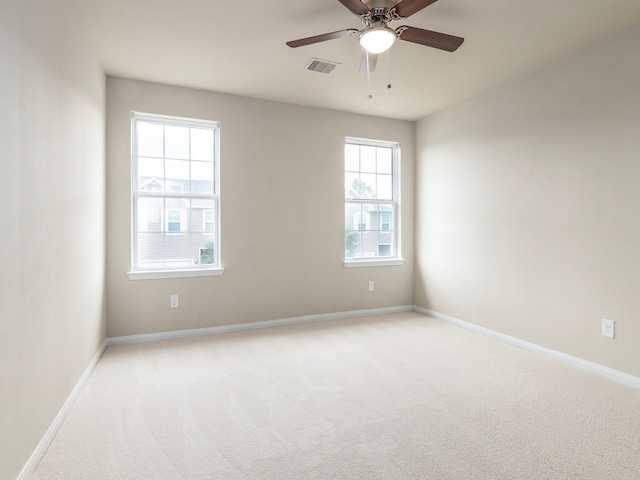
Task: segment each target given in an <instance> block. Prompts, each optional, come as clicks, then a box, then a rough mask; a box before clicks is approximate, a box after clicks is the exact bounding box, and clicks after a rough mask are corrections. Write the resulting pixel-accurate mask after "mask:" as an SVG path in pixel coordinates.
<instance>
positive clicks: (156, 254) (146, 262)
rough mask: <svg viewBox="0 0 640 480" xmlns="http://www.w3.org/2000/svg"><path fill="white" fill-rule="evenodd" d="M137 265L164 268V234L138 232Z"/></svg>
mask: <svg viewBox="0 0 640 480" xmlns="http://www.w3.org/2000/svg"><path fill="white" fill-rule="evenodd" d="M137 241H138V267H140V268H156V269H158V270H161V269H163V268H164V234H162V233H139V234H138V238H137Z"/></svg>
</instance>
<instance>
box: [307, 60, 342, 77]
mask: <svg viewBox="0 0 640 480" xmlns="http://www.w3.org/2000/svg"><path fill="white" fill-rule="evenodd" d="M338 65H340V64H339V63H336V62H329V61H327V60H320V59H319V58H312V59H311V60H310V61H309V63H307V66H306V69H307V70H310V71H312V72H320V73H331V72H333V71H334V70H335V68H336V67H337V66H338Z"/></svg>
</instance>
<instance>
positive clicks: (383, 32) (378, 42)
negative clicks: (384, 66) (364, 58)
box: [359, 26, 396, 53]
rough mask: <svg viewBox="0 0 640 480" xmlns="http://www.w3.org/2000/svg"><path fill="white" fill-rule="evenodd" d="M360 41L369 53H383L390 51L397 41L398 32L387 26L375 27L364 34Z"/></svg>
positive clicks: (361, 35)
mask: <svg viewBox="0 0 640 480" xmlns="http://www.w3.org/2000/svg"><path fill="white" fill-rule="evenodd" d="M359 41H360V45H362V48H364V49H365V50H366V51H367V52H369V53H382V52H386V51H387V50H389V49H390V48H391V45H393V42H395V41H396V32H395V31H394V30H392V29H390V28H389V27H386V26H380V27H374V28H371V29H369V30H365V31H364V32H362V33H361V34H360V38H359Z"/></svg>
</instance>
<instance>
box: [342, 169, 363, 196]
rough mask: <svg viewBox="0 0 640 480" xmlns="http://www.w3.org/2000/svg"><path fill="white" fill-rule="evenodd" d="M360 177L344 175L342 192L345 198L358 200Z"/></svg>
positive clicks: (351, 174) (355, 174) (357, 175)
mask: <svg viewBox="0 0 640 480" xmlns="http://www.w3.org/2000/svg"><path fill="white" fill-rule="evenodd" d="M359 185H360V175H359V174H358V173H351V172H347V173H345V174H344V192H345V197H346V198H360V188H359Z"/></svg>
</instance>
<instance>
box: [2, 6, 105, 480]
mask: <svg viewBox="0 0 640 480" xmlns="http://www.w3.org/2000/svg"><path fill="white" fill-rule="evenodd" d="M1 10H2V11H1V13H0V65H1V68H0V111H1V112H2V115H1V116H0V144H1V145H2V154H1V155H0V161H1V162H2V165H1V174H0V191H1V192H2V209H0V217H1V220H0V224H1V225H2V235H0V332H1V333H0V478H6V479H11V478H15V477H16V476H17V475H18V473H19V472H20V470H21V469H22V467H23V466H24V465H25V463H26V462H27V460H28V459H29V456H30V455H31V453H32V452H33V451H34V449H35V448H36V446H37V444H38V442H39V441H40V439H41V438H42V436H43V435H44V433H45V431H46V430H47V428H48V427H49V425H50V424H51V422H52V420H53V419H54V417H55V415H56V414H57V413H58V411H59V410H60V408H61V406H62V405H63V403H64V402H65V400H66V399H67V396H68V395H69V394H70V392H71V390H72V389H73V387H74V386H75V384H76V382H77V381H78V380H79V378H80V377H81V375H82V373H83V371H84V370H85V369H86V368H87V366H88V365H89V363H90V362H91V359H92V358H93V357H94V355H95V354H96V352H97V351H98V350H99V348H100V346H101V344H102V343H103V341H104V339H105V318H106V315H105V309H104V260H105V254H104V250H105V228H104V217H105V213H104V212H105V164H104V112H105V107H104V102H105V77H104V73H103V72H102V69H101V68H100V67H99V65H98V64H97V62H96V61H95V59H94V57H93V55H92V54H91V53H90V51H89V50H88V48H87V46H86V43H85V38H84V34H83V31H82V27H81V26H80V23H79V21H78V19H77V16H76V15H75V13H74V11H73V10H72V8H71V6H70V4H69V2H67V1H66V0H55V1H51V0H47V1H41V0H40V1H36V0H6V1H3V2H2V9H1Z"/></svg>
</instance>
